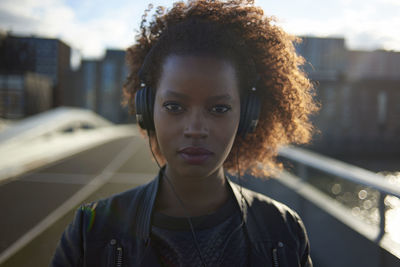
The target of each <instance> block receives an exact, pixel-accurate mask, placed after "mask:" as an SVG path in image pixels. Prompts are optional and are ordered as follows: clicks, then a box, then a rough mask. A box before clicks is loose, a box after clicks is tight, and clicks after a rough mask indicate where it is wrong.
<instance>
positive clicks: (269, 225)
mask: <svg viewBox="0 0 400 267" xmlns="http://www.w3.org/2000/svg"><path fill="white" fill-rule="evenodd" d="M159 177H160V176H159V175H158V176H157V177H156V178H155V179H154V180H153V181H151V182H150V183H148V184H145V185H142V186H139V187H136V188H134V189H131V190H129V191H126V192H123V193H120V194H117V195H114V196H112V197H110V198H107V199H105V200H100V201H98V202H94V203H91V204H87V205H83V206H81V207H80V208H79V209H78V211H77V212H76V215H75V218H74V220H73V222H72V223H71V224H70V225H69V226H68V227H67V229H66V230H65V231H64V233H63V235H62V238H61V240H60V241H59V244H58V247H57V249H56V252H55V254H54V257H53V260H52V263H51V266H146V267H147V266H160V264H159V263H158V260H157V257H156V256H155V253H154V251H153V249H152V246H151V238H150V231H151V214H152V210H153V207H154V202H155V199H156V194H157V189H158V185H159V179H160V178H159ZM227 180H228V184H229V186H230V187H231V189H232V191H233V194H234V196H235V198H236V200H237V201H238V206H239V207H240V208H241V209H242V212H243V214H244V221H245V232H246V234H247V235H248V237H249V240H250V246H251V247H250V251H251V253H250V262H251V266H272V267H278V266H279V267H295V266H308V267H311V266H312V262H311V258H310V254H309V252H310V247H309V242H308V237H307V234H306V231H305V228H304V225H303V223H302V221H301V219H300V218H299V216H298V215H297V214H296V213H295V212H294V211H293V210H291V209H290V208H288V207H287V206H285V205H283V204H281V203H279V202H277V201H275V200H272V199H270V198H268V197H266V196H264V195H261V194H258V193H256V192H253V191H250V190H247V189H245V188H243V189H242V194H243V198H244V201H245V205H240V201H241V192H240V189H239V186H238V185H237V184H235V183H233V182H232V181H230V180H229V179H228V178H227Z"/></svg>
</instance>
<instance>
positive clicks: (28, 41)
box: [0, 34, 71, 107]
mask: <svg viewBox="0 0 400 267" xmlns="http://www.w3.org/2000/svg"><path fill="white" fill-rule="evenodd" d="M70 58H71V48H70V47H69V46H68V45H67V44H65V43H64V42H62V41H60V40H58V39H51V38H39V37H34V36H31V37H21V36H14V35H10V34H7V35H5V36H2V38H1V41H0V73H2V74H6V75H8V74H23V73H26V72H32V73H37V74H41V75H44V76H46V77H49V78H50V79H51V82H52V84H53V92H52V97H53V99H52V106H53V107H56V106H60V105H68V104H69V103H67V102H66V101H65V99H69V98H70V97H69V95H68V94H69V90H68V77H69V75H70V71H71V67H70Z"/></svg>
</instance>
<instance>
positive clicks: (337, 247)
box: [0, 108, 400, 267]
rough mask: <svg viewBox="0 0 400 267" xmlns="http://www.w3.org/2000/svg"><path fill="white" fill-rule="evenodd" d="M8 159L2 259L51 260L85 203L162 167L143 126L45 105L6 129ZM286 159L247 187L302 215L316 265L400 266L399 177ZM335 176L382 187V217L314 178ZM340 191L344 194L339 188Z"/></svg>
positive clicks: (22, 262) (0, 223)
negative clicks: (398, 233) (365, 215)
mask: <svg viewBox="0 0 400 267" xmlns="http://www.w3.org/2000/svg"><path fill="white" fill-rule="evenodd" d="M0 157H1V162H0V211H1V212H2V214H3V216H2V220H0V266H47V265H48V264H49V262H50V259H51V257H52V255H53V253H54V250H55V247H56V245H57V242H58V240H59V238H60V236H61V234H62V231H63V230H64V229H65V227H66V226H67V224H68V223H69V222H70V221H71V220H72V218H73V215H74V212H75V210H76V209H77V208H78V206H79V205H80V204H82V203H85V202H90V201H93V200H96V199H99V198H104V197H107V196H109V195H111V194H114V193H118V192H121V191H124V190H128V189H130V188H132V187H135V186H138V185H140V184H143V183H146V182H148V181H150V180H151V179H152V178H154V176H155V175H156V173H157V170H158V169H157V165H156V164H155V162H154V161H153V160H152V159H151V158H152V156H151V153H150V150H149V148H148V145H147V143H146V141H145V139H143V138H142V137H141V135H140V133H139V131H138V129H137V128H136V126H132V125H122V126H118V125H113V124H112V123H110V122H108V121H106V120H104V119H102V118H101V117H99V116H97V115H96V114H94V113H92V112H90V111H86V110H81V109H73V108H58V109H55V110H53V111H50V112H46V113H42V114H39V115H37V116H34V117H31V118H29V119H26V120H23V121H21V122H19V123H18V124H14V125H12V126H10V127H8V128H7V129H5V130H3V131H2V132H0ZM280 157H281V159H282V160H283V161H284V163H285V165H286V166H288V167H287V168H286V169H285V171H283V172H282V173H281V174H280V175H279V177H276V179H256V178H254V177H249V176H247V177H245V178H244V185H245V186H246V187H248V188H251V189H253V190H255V191H259V192H261V193H264V194H266V195H268V196H270V197H272V198H274V199H276V200H278V201H281V202H283V203H285V204H287V205H288V206H290V207H291V208H293V209H294V210H296V211H297V212H298V213H299V214H300V216H301V217H302V219H303V221H304V223H305V225H306V228H307V230H308V235H309V238H310V243H311V256H312V258H313V261H314V265H315V266H323V267H324V266H327V267H330V266H344V267H346V266H352V267H353V266H367V267H368V266H371V267H372V266H376V267H378V266H379V267H381V266H400V243H399V242H396V241H395V238H393V237H392V236H391V235H390V234H389V233H388V229H386V228H385V226H387V225H388V224H387V221H386V216H385V211H387V207H386V205H385V199H386V198H387V196H389V197H392V198H396V199H399V198H400V187H399V186H398V185H395V184H392V183H390V182H389V181H388V180H387V179H385V177H383V176H381V175H379V174H375V173H372V172H370V171H367V170H364V169H361V168H358V167H356V166H352V165H349V164H346V163H343V162H340V161H337V160H334V159H331V158H327V157H325V156H323V155H319V154H316V153H313V152H311V151H307V150H304V149H300V148H296V147H285V148H282V149H281V150H280ZM328 176H331V177H333V178H332V179H334V181H339V180H340V181H344V182H346V183H351V184H353V186H355V187H356V188H360V186H363V188H364V187H365V188H369V189H371V190H374V192H376V197H377V207H376V213H377V218H378V222H377V223H368V222H366V221H365V220H361V219H360V218H359V217H357V216H355V215H354V210H351V209H350V208H349V207H346V206H345V205H343V204H341V203H340V202H339V201H337V200H335V199H334V198H332V197H331V196H329V195H328V194H327V193H326V192H325V193H324V192H323V190H322V191H321V190H320V189H317V187H318V186H317V187H316V186H315V183H314V182H315V181H320V183H321V181H327V179H331V178H327V177H328ZM232 179H233V180H235V179H236V178H235V177H232ZM338 184H339V183H338ZM335 185H336V184H335ZM369 189H368V190H369ZM363 190H364V189H363ZM368 190H367V189H365V190H364V191H365V192H369V191H368ZM333 191H334V193H335V194H336V193H337V194H336V195H339V193H338V192H339V191H340V186H336V187H335V190H333ZM360 192H361V191H360ZM398 209H400V207H398ZM397 212H399V210H397Z"/></svg>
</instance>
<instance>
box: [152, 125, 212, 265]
mask: <svg viewBox="0 0 400 267" xmlns="http://www.w3.org/2000/svg"><path fill="white" fill-rule="evenodd" d="M147 135H148V137H149V145H150V151H151V154H153V157H154V159H155V160H156V163H157V165H158V168H159V169H160V171H161V172H162V177H165V180H166V181H167V182H168V184H169V186H170V188H171V190H172V192H173V193H174V195H175V197H176V199H177V200H178V202H179V204H180V205H181V206H182V208H183V210H184V212H185V217H186V219H187V221H188V223H189V226H190V232H191V233H192V237H193V241H194V244H195V247H196V250H197V253H198V255H199V257H200V261H201V263H202V265H203V267H206V266H207V265H206V264H205V261H204V258H203V255H202V253H201V250H200V246H199V243H198V242H197V238H196V233H195V232H194V227H193V224H192V220H191V219H190V216H189V212H188V210H187V209H186V207H185V205H184V204H183V201H182V199H181V198H180V197H179V195H178V193H177V192H176V190H175V187H174V185H173V184H172V182H171V181H170V180H169V178H168V176H167V175H166V174H165V172H164V170H163V169H162V168H161V166H160V164H159V163H158V160H157V158H156V156H155V155H154V152H153V148H152V146H151V141H150V134H149V131H147Z"/></svg>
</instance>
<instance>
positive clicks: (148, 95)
mask: <svg viewBox="0 0 400 267" xmlns="http://www.w3.org/2000/svg"><path fill="white" fill-rule="evenodd" d="M154 100H155V99H154V95H153V91H152V90H151V88H150V87H143V88H141V89H139V90H138V91H137V92H136V96H135V107H136V120H137V122H138V123H139V126H140V128H142V129H144V130H147V131H155V127H154V119H153V109H154Z"/></svg>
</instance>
